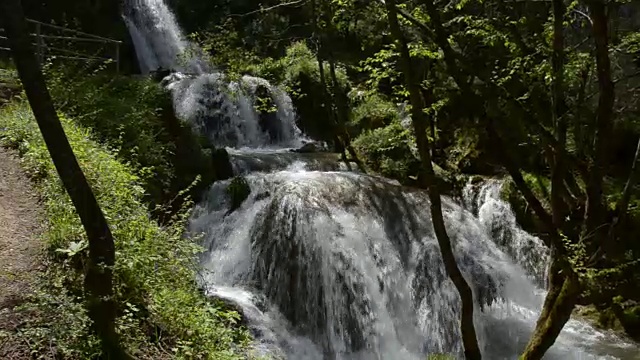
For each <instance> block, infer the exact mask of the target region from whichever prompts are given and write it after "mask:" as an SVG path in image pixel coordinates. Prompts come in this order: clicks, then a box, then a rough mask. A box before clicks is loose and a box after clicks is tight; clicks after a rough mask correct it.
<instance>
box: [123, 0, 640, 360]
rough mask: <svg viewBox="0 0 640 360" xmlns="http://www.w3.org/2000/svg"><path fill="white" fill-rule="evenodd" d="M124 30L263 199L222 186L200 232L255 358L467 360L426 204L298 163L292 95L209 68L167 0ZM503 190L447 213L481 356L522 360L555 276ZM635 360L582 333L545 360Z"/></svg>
mask: <svg viewBox="0 0 640 360" xmlns="http://www.w3.org/2000/svg"><path fill="white" fill-rule="evenodd" d="M125 20H126V22H127V25H128V26H129V30H130V32H131V36H132V38H133V40H134V42H135V45H136V51H137V54H138V57H139V59H140V62H141V66H142V67H143V71H144V72H148V71H152V70H155V69H156V68H157V67H162V68H165V69H173V70H176V71H177V72H175V73H173V74H172V75H170V76H168V77H167V78H165V80H164V81H163V84H164V85H165V86H166V87H167V88H168V89H169V90H171V92H172V94H173V98H174V107H175V110H176V113H177V114H178V115H179V116H180V117H182V118H183V119H185V120H187V121H189V122H190V123H191V124H192V125H193V126H194V127H195V128H197V129H198V130H199V131H201V133H202V134H204V135H207V136H209V137H210V138H211V140H212V142H213V143H214V145H216V146H225V147H227V148H228V151H229V154H230V157H231V161H232V164H233V168H234V171H235V173H236V174H242V175H244V176H245V178H246V180H247V182H248V184H249V186H250V188H251V192H250V195H249V197H248V198H247V199H246V200H245V201H244V202H243V203H242V204H241V206H240V207H239V208H236V209H233V210H232V209H231V205H232V204H231V203H230V199H229V198H228V194H227V187H228V185H229V181H224V182H218V183H216V184H214V185H213V186H212V187H211V189H210V190H209V191H208V193H207V195H206V196H205V198H204V199H203V200H202V201H201V202H200V203H199V204H198V205H197V206H196V208H195V209H194V211H193V214H192V217H191V219H190V223H189V229H188V232H189V233H190V234H192V235H194V236H195V235H202V239H203V240H202V241H203V242H202V245H203V246H204V247H205V249H206V251H205V253H204V254H202V256H201V263H202V267H203V271H202V273H201V274H200V275H199V278H198V281H199V282H200V284H201V285H202V286H203V287H204V288H205V290H206V291H207V293H208V294H209V295H210V296H215V297H218V298H221V299H225V300H226V301H229V302H232V303H234V304H235V305H236V306H237V307H238V308H239V309H240V310H241V312H242V314H243V316H244V318H245V320H246V324H247V326H248V327H249V329H250V330H251V332H252V334H253V336H254V338H255V341H254V342H253V344H252V345H251V349H250V351H251V352H253V353H254V354H255V355H258V356H260V355H266V356H269V357H274V358H286V359H291V360H322V359H336V360H369V359H381V360H382V359H385V360H386V359H398V360H424V359H425V357H426V355H427V354H432V353H448V354H453V355H454V356H456V358H460V357H461V356H462V352H463V349H462V344H461V339H460V333H459V327H458V318H459V313H460V301H459V298H458V294H457V292H456V290H455V287H454V286H453V285H452V283H451V281H450V280H449V279H448V277H447V276H446V273H445V270H444V266H443V263H442V260H441V256H440V251H439V248H438V242H437V240H436V238H435V236H434V232H433V226H432V223H431V215H430V213H429V209H430V206H429V198H428V196H427V194H426V192H424V191H422V190H416V189H410V188H406V187H403V186H401V185H400V184H398V183H397V182H395V181H390V180H388V179H385V178H381V177H376V176H371V175H364V174H359V173H356V172H352V171H348V169H347V168H345V167H344V166H341V165H338V164H337V162H336V159H337V156H335V155H331V154H299V153H292V152H290V151H289V150H288V149H287V148H288V147H293V146H298V145H299V144H301V143H302V142H303V141H304V137H303V135H302V134H301V133H300V131H299V130H298V128H297V127H296V124H295V112H294V110H293V106H292V102H291V99H290V98H289V96H288V95H287V94H286V92H284V91H283V90H282V89H280V88H278V87H277V86H273V85H271V84H270V83H268V82H267V81H266V80H264V79H260V78H255V77H250V76H244V77H242V78H240V79H237V80H235V81H230V80H229V79H228V78H227V77H226V76H225V74H223V73H222V72H220V71H217V70H215V69H213V68H212V67H210V66H205V64H206V61H203V60H202V59H203V57H201V56H200V55H197V52H193V51H189V50H188V49H189V48H190V47H192V46H191V45H190V44H189V43H188V41H186V40H185V39H186V38H185V36H184V35H183V33H182V31H181V29H180V27H179V26H178V25H177V23H176V20H175V18H174V16H173V15H172V14H171V11H170V10H169V9H168V8H167V6H166V4H164V2H163V1H162V0H129V1H128V7H127V11H126V13H125ZM194 54H196V55H197V56H196V55H194ZM261 106H266V107H267V108H266V109H264V108H260V107H261ZM332 156H333V157H332ZM501 186H502V182H501V181H499V180H487V181H484V182H481V183H479V184H475V185H474V184H469V185H468V186H467V188H466V189H465V191H464V200H463V202H462V204H458V203H456V202H455V201H454V200H452V199H450V198H447V197H443V210H444V217H445V222H446V226H447V232H448V233H449V236H450V237H451V239H452V243H453V247H454V253H455V256H456V260H457V262H458V264H459V266H460V268H461V270H462V271H463V273H464V275H465V277H466V279H467V281H468V282H469V284H470V285H471V287H472V290H473V294H474V299H475V303H476V312H475V318H474V321H475V324H476V329H477V332H478V338H479V341H480V344H481V348H482V351H483V354H484V356H485V358H486V359H492V360H493V359H516V358H517V355H518V354H519V353H520V352H521V351H522V349H523V348H524V346H525V345H526V342H527V341H528V339H529V337H530V335H531V332H532V331H533V328H534V326H535V322H536V319H537V316H538V314H539V312H540V309H541V307H542V303H543V300H544V296H545V291H544V286H543V285H544V283H545V279H546V267H547V262H548V252H547V249H546V248H545V247H544V246H543V244H542V242H541V241H540V239H538V238H536V237H535V236H532V235H531V234H528V233H526V232H525V231H523V230H522V229H521V228H520V227H519V226H518V225H517V223H516V220H515V216H514V214H513V212H512V210H511V208H510V207H509V205H508V204H507V203H505V202H504V201H503V200H502V199H501V197H500V191H501ZM185 311H188V309H185ZM636 355H637V349H636V348H635V346H634V345H632V344H629V343H627V342H625V341H624V340H622V339H620V338H617V337H616V336H614V335H612V334H609V333H607V332H602V331H598V330H596V329H594V328H593V327H591V326H590V325H588V324H586V323H584V322H582V321H579V320H570V321H569V322H568V323H567V325H566V327H565V329H564V330H563V332H562V333H561V334H560V336H559V337H558V339H557V341H556V343H555V345H554V346H553V347H552V348H551V349H550V351H549V353H548V354H547V356H546V357H545V358H546V359H623V360H627V359H629V360H630V359H633V358H635V356H636Z"/></svg>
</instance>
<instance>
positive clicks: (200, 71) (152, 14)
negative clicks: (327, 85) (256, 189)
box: [124, 0, 303, 148]
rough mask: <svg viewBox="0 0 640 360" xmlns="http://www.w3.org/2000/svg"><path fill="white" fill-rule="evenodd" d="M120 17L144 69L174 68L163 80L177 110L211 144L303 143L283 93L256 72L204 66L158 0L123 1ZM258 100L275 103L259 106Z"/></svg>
mask: <svg viewBox="0 0 640 360" xmlns="http://www.w3.org/2000/svg"><path fill="white" fill-rule="evenodd" d="M124 20H125V23H126V24H127V26H128V28H129V33H130V34H131V38H132V39H133V42H134V45H135V48H136V54H137V57H138V62H139V63H140V67H141V70H142V72H143V73H150V72H152V71H156V70H165V71H173V73H172V74H171V75H169V76H168V77H166V78H165V79H164V81H163V82H164V84H165V85H166V87H167V88H168V89H169V90H171V91H172V93H173V100H174V107H175V110H176V113H177V114H178V115H179V116H180V117H181V118H183V119H185V120H188V121H190V122H191V123H192V124H193V125H194V126H195V127H197V128H198V129H199V130H200V131H201V132H202V133H204V134H207V135H209V136H210V137H211V140H212V143H213V144H214V145H216V146H219V147H220V146H233V147H252V148H255V147H273V146H279V147H283V146H289V147H298V146H300V145H302V143H303V139H302V134H301V132H300V130H299V129H298V127H297V126H296V118H295V112H294V111H293V105H292V101H291V98H290V97H289V96H288V95H287V93H286V92H285V91H283V90H282V89H280V88H278V87H277V86H273V85H271V84H270V83H269V82H268V81H266V80H264V79H261V78H257V77H252V76H244V77H242V78H241V79H239V80H238V81H229V80H228V79H227V77H226V76H225V74H224V73H222V72H220V71H217V70H215V69H213V68H212V67H211V66H209V65H207V61H206V60H205V57H204V55H203V54H202V53H201V51H199V50H198V49H197V48H196V47H195V46H193V44H190V43H189V41H187V39H186V37H185V35H184V34H183V32H182V30H181V29H180V27H179V26H178V24H177V22H176V20H175V17H174V15H173V14H172V13H171V11H170V10H169V8H168V7H167V6H166V4H165V3H164V2H163V1H162V0H127V6H126V11H125V14H124ZM262 103H266V104H272V105H273V106H272V107H273V108H267V109H259V110H260V111H258V109H257V108H258V107H259V106H258V105H259V104H262Z"/></svg>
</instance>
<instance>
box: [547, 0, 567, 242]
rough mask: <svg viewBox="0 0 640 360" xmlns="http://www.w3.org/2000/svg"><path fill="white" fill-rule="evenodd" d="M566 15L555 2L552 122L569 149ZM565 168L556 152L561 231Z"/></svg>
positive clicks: (554, 203)
mask: <svg viewBox="0 0 640 360" xmlns="http://www.w3.org/2000/svg"><path fill="white" fill-rule="evenodd" d="M564 13H565V6H564V0H553V55H552V59H551V62H552V67H553V83H552V89H551V91H552V102H553V123H554V132H555V138H556V141H557V142H558V146H560V147H562V148H566V143H567V121H566V119H564V118H563V115H564V112H565V108H566V106H565V101H564V92H563V80H564V34H563V32H564V27H563V19H564ZM565 172H566V168H565V165H564V156H562V154H561V153H560V152H555V156H554V159H553V164H552V169H551V208H552V214H553V215H552V216H553V223H554V226H555V227H556V228H557V229H562V228H563V225H564V219H565V217H566V215H567V206H566V204H565V202H564V198H565V194H564V193H563V192H564V191H565V188H564V179H565Z"/></svg>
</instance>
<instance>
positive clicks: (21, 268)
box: [0, 146, 43, 359]
mask: <svg viewBox="0 0 640 360" xmlns="http://www.w3.org/2000/svg"><path fill="white" fill-rule="evenodd" d="M42 224H43V222H42V209H41V204H39V202H38V198H37V196H36V193H35V190H34V189H33V188H32V186H31V181H30V180H29V178H28V177H27V176H26V175H25V174H24V172H23V170H22V168H21V167H20V160H19V158H18V156H17V154H16V152H15V151H11V150H8V149H5V148H3V147H1V146H0V359H19V358H23V357H22V355H24V353H23V351H24V348H23V345H22V344H16V343H15V342H14V341H12V340H11V338H7V337H6V336H3V333H4V335H6V334H7V333H11V332H13V331H15V330H16V328H17V327H18V326H19V325H20V322H21V320H20V318H21V317H20V315H19V314H18V313H16V312H15V311H14V307H15V306H17V305H20V303H22V302H23V299H25V298H26V297H27V296H28V294H29V293H30V292H31V291H32V290H33V284H34V281H35V280H36V277H37V273H38V270H39V264H41V261H40V260H41V254H42V248H43V246H42V243H41V241H40V239H39V234H40V233H41V231H42V228H43V226H42Z"/></svg>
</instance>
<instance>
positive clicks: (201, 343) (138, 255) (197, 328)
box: [0, 102, 248, 360]
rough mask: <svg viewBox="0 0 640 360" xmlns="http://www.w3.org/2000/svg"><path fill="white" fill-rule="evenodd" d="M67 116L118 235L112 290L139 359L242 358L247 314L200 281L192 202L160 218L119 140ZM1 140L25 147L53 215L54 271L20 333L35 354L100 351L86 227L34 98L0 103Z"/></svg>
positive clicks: (128, 344)
mask: <svg viewBox="0 0 640 360" xmlns="http://www.w3.org/2000/svg"><path fill="white" fill-rule="evenodd" d="M61 121H62V122H63V126H64V128H65V131H66V133H67V136H68V138H69V141H70V143H71V145H72V147H73V149H74V151H75V154H76V157H77V158H78V161H79V163H80V165H81V167H82V169H83V170H84V172H85V175H86V177H87V179H88V180H89V183H90V184H91V186H92V188H93V190H94V193H95V194H96V197H97V199H98V202H99V203H100V206H101V207H102V210H103V212H104V214H105V217H106V218H107V221H108V222H109V224H110V226H111V230H112V232H113V236H114V239H115V242H116V264H115V267H114V292H115V302H116V303H117V304H118V307H119V308H118V319H117V327H118V328H117V330H118V332H119V334H120V336H121V338H122V342H123V345H124V347H125V348H126V349H127V350H128V351H129V352H130V353H131V354H133V355H134V356H136V357H137V358H141V359H142V358H144V359H161V358H178V359H187V358H188V359H216V360H218V359H220V360H224V359H238V358H241V356H240V355H239V354H240V353H241V351H242V348H243V347H244V345H245V344H246V342H247V341H248V334H247V332H246V330H244V329H242V328H240V327H239V326H238V322H239V320H240V315H239V314H238V313H237V312H235V311H231V310H228V309H226V308H225V307H224V306H222V304H219V303H216V302H215V301H210V300H207V299H206V298H205V297H204V296H203V295H202V294H201V293H200V291H199V290H198V288H197V284H196V282H195V279H196V273H197V271H198V267H197V259H196V256H197V254H198V253H199V252H200V251H201V250H202V249H201V248H200V247H199V246H197V245H196V244H195V243H194V242H193V240H192V239H187V238H185V237H183V236H182V233H183V229H184V225H185V221H186V219H187V216H188V211H184V210H183V211H181V212H180V214H179V215H176V216H175V218H174V221H173V222H171V223H170V225H167V226H164V227H161V226H159V225H158V224H157V222H155V221H154V220H153V219H152V218H151V217H150V215H149V212H148V209H147V206H146V205H145V203H144V201H143V197H144V190H143V187H142V185H141V177H140V172H139V171H136V170H134V167H132V166H131V165H130V164H125V163H124V162H122V161H119V160H118V159H117V157H116V155H115V154H116V153H117V152H118V149H112V148H106V147H105V146H102V145H100V144H99V143H97V142H96V141H94V140H92V137H93V134H92V133H90V132H89V131H88V130H86V129H85V128H83V127H82V126H80V125H78V124H77V123H76V122H74V121H72V120H70V119H68V118H66V117H64V116H61ZM0 144H1V145H3V146H9V147H13V148H16V149H18V150H19V151H20V153H21V155H22V162H23V166H24V169H25V170H26V171H27V173H28V174H29V175H30V176H31V177H32V178H33V179H34V181H35V183H36V187H37V189H38V190H39V193H40V196H41V198H42V201H43V206H44V209H45V212H46V219H47V220H48V221H47V222H48V228H47V230H46V232H45V234H44V235H43V237H44V241H45V242H46V247H47V251H48V254H47V255H48V256H47V261H48V264H47V270H46V272H45V273H44V275H43V277H42V281H41V284H40V285H39V286H38V291H37V293H36V294H35V295H34V296H33V298H32V299H30V300H29V302H28V303H27V304H26V305H24V306H23V308H24V310H25V311H26V313H29V314H31V315H30V316H29V317H28V320H27V321H26V322H25V325H24V326H23V327H21V330H20V331H19V333H18V334H16V336H19V337H20V338H21V339H22V340H23V341H25V342H27V343H28V344H29V347H30V349H31V351H32V354H33V356H34V357H35V358H65V359H90V358H95V357H96V356H98V355H99V346H98V342H97V341H96V339H95V338H94V337H93V336H91V335H89V334H90V332H89V326H90V321H89V319H88V317H87V315H86V312H85V310H84V307H83V304H82V301H83V296H82V278H83V275H82V274H83V267H84V263H85V261H86V259H87V247H86V244H87V243H86V236H85V233H84V231H83V228H82V226H81V223H80V219H79V217H78V216H77V214H76V212H75V209H74V207H73V205H72V203H71V200H70V199H69V197H68V195H67V194H66V192H65V190H64V188H63V186H62V183H61V181H60V179H59V177H58V175H57V173H56V171H55V168H54V167H53V163H52V162H51V159H50V157H49V153H48V151H47V149H46V147H45V144H44V141H43V140H42V137H41V134H40V132H39V130H38V127H37V124H36V122H35V120H34V118H33V115H32V113H31V110H30V108H29V106H28V104H27V103H24V102H18V103H12V104H9V105H7V106H5V107H4V108H2V109H1V110H0ZM187 205H188V204H187ZM185 208H186V207H185Z"/></svg>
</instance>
